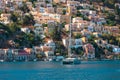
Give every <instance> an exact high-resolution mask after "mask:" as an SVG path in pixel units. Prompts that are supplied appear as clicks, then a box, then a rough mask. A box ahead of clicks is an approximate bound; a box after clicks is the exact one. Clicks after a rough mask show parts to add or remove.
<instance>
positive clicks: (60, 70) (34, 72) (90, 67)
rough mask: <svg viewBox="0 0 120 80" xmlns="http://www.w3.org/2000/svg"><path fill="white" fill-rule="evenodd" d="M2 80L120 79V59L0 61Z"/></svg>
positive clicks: (0, 78)
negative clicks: (76, 63)
mask: <svg viewBox="0 0 120 80" xmlns="http://www.w3.org/2000/svg"><path fill="white" fill-rule="evenodd" d="M0 80H120V61H83V62H82V63H81V64H80V65H62V64H61V63H55V62H10V63H7V62H4V63H0Z"/></svg>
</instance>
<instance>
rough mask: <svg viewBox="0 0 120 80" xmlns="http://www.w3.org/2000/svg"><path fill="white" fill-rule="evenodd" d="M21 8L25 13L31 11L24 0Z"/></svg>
mask: <svg viewBox="0 0 120 80" xmlns="http://www.w3.org/2000/svg"><path fill="white" fill-rule="evenodd" d="M19 9H20V10H22V11H23V12H24V13H28V12H29V11H30V10H29V8H28V7H27V5H26V3H24V2H23V6H21V7H20V8H19Z"/></svg>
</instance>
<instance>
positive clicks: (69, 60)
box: [63, 58, 81, 64]
mask: <svg viewBox="0 0 120 80" xmlns="http://www.w3.org/2000/svg"><path fill="white" fill-rule="evenodd" d="M80 63H81V62H80V60H79V59H78V58H65V59H63V64H80Z"/></svg>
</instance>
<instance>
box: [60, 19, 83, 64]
mask: <svg viewBox="0 0 120 80" xmlns="http://www.w3.org/2000/svg"><path fill="white" fill-rule="evenodd" d="M69 29H70V33H69V45H68V57H67V58H65V59H63V61H62V64H80V63H81V61H80V59H78V58H77V57H73V56H72V54H71V17H70V28H69Z"/></svg>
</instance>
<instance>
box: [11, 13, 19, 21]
mask: <svg viewBox="0 0 120 80" xmlns="http://www.w3.org/2000/svg"><path fill="white" fill-rule="evenodd" d="M10 20H12V21H13V22H18V14H16V13H11V16H10Z"/></svg>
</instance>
